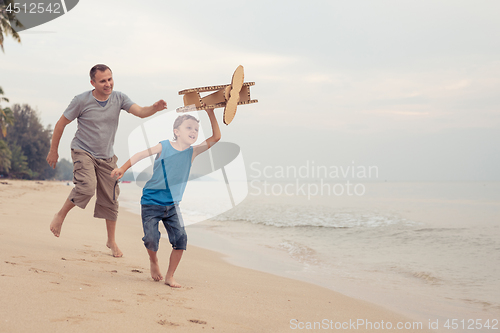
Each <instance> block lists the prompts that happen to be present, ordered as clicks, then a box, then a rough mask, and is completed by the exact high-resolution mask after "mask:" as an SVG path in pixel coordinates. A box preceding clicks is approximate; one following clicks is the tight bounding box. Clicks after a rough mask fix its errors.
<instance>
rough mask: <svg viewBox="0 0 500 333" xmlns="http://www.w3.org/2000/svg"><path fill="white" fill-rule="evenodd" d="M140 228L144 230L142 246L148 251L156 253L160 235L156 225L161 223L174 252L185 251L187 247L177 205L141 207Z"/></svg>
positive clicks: (185, 235) (182, 222)
mask: <svg viewBox="0 0 500 333" xmlns="http://www.w3.org/2000/svg"><path fill="white" fill-rule="evenodd" d="M141 209H142V214H141V215H142V227H143V229H144V237H143V238H142V240H143V241H144V246H146V248H147V249H148V250H151V251H155V252H156V251H158V247H159V244H160V237H161V233H160V231H159V230H158V223H159V222H160V220H161V221H163V225H164V226H165V229H166V230H167V233H168V239H169V241H170V244H172V248H173V249H174V250H185V249H186V245H187V234H186V230H185V229H184V221H183V220H182V215H181V211H180V209H179V206H178V205H172V206H157V205H141Z"/></svg>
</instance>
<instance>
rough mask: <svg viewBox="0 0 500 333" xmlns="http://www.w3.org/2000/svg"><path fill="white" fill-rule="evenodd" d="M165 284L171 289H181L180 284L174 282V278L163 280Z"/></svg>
mask: <svg viewBox="0 0 500 333" xmlns="http://www.w3.org/2000/svg"><path fill="white" fill-rule="evenodd" d="M165 284H166V285H167V286H170V287H172V288H181V287H182V286H181V285H180V284H178V283H177V282H175V280H174V277H171V278H168V279H165Z"/></svg>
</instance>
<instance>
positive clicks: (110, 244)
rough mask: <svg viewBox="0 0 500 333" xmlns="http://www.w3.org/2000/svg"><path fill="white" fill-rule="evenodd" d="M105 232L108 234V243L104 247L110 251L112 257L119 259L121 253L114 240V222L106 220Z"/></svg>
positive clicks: (121, 255)
mask: <svg viewBox="0 0 500 333" xmlns="http://www.w3.org/2000/svg"><path fill="white" fill-rule="evenodd" d="M106 230H107V232H108V241H107V242H106V246H107V247H108V248H109V249H111V253H112V254H113V257H115V258H120V257H123V253H122V251H120V249H119V248H118V245H117V244H116V240H115V232H116V221H111V220H106Z"/></svg>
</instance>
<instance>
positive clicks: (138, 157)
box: [111, 143, 162, 180]
mask: <svg viewBox="0 0 500 333" xmlns="http://www.w3.org/2000/svg"><path fill="white" fill-rule="evenodd" d="M161 149H162V146H161V143H159V144H157V145H156V146H154V147H152V148H149V149H146V150H143V151H141V152H139V153H137V154H135V155H134V156H132V157H131V158H130V159H129V160H128V161H127V162H125V164H123V165H122V166H121V167H120V168H116V169H114V170H113V171H111V177H115V176H116V179H117V180H118V179H120V178H122V177H123V175H124V174H125V172H126V171H127V170H128V169H130V167H131V166H132V165H134V164H136V163H137V162H139V161H140V160H142V159H145V158H146V157H148V156H151V155H153V154H159V153H161Z"/></svg>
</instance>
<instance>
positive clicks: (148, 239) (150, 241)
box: [141, 205, 165, 281]
mask: <svg viewBox="0 0 500 333" xmlns="http://www.w3.org/2000/svg"><path fill="white" fill-rule="evenodd" d="M164 212H165V209H164V208H163V207H162V206H153V205H141V218H142V228H143V230H144V237H143V238H142V241H143V242H144V246H145V247H146V250H147V251H148V254H149V261H150V265H151V277H152V278H153V280H155V281H160V280H163V276H162V275H161V271H160V266H159V264H158V257H157V256H156V254H157V252H158V246H159V243H160V237H161V233H160V231H159V230H158V223H159V221H160V220H161V219H162V217H163V214H164Z"/></svg>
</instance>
